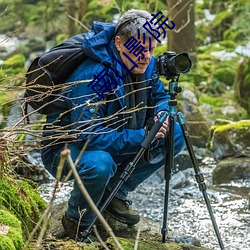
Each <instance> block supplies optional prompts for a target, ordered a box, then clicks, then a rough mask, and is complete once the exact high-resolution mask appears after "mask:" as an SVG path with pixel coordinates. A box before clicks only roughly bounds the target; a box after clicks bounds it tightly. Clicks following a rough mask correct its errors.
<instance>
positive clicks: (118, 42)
mask: <svg viewBox="0 0 250 250" xmlns="http://www.w3.org/2000/svg"><path fill="white" fill-rule="evenodd" d="M121 45H122V39H121V37H120V36H116V37H115V47H116V49H117V50H118V51H120V50H121Z"/></svg>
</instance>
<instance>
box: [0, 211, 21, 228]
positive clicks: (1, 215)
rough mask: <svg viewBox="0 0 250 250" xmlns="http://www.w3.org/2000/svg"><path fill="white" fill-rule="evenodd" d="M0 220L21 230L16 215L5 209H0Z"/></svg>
mask: <svg viewBox="0 0 250 250" xmlns="http://www.w3.org/2000/svg"><path fill="white" fill-rule="evenodd" d="M0 221H1V222H2V223H4V224H5V225H7V226H10V227H14V228H16V229H18V230H21V223H20V221H19V220H18V219H17V218H16V216H14V215H13V214H11V213H10V212H8V211H7V210H3V209H0Z"/></svg>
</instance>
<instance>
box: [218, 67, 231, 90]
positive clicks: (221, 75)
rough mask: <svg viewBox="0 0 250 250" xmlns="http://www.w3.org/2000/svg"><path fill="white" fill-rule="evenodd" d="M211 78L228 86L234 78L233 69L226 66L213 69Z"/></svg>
mask: <svg viewBox="0 0 250 250" xmlns="http://www.w3.org/2000/svg"><path fill="white" fill-rule="evenodd" d="M213 78H214V79H216V80H218V81H220V82H221V83H224V84H226V85H228V86H232V85H233V83H234V78H235V70H233V69H230V68H228V67H225V68H224V67H221V68H218V69H216V70H215V71H214V73H213Z"/></svg>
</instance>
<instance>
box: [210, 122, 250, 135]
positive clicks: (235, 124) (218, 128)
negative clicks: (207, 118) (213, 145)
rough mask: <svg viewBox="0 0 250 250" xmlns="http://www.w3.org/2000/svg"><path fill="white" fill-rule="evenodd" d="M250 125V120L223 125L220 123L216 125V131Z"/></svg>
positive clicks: (242, 127) (238, 128) (239, 128)
mask: <svg viewBox="0 0 250 250" xmlns="http://www.w3.org/2000/svg"><path fill="white" fill-rule="evenodd" d="M249 127H250V121H239V122H233V123H229V124H226V125H222V126H220V125H218V126H215V130H214V133H220V132H225V131H227V130H231V129H237V130H241V129H245V128H249Z"/></svg>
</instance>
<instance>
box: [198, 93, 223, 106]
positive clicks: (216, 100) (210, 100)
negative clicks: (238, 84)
mask: <svg viewBox="0 0 250 250" xmlns="http://www.w3.org/2000/svg"><path fill="white" fill-rule="evenodd" d="M199 101H200V104H202V103H206V104H210V105H212V106H214V107H222V104H223V103H224V99H223V97H221V96H217V97H216V96H214V97H213V96H209V95H201V96H200V97H199Z"/></svg>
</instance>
